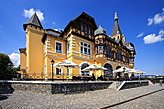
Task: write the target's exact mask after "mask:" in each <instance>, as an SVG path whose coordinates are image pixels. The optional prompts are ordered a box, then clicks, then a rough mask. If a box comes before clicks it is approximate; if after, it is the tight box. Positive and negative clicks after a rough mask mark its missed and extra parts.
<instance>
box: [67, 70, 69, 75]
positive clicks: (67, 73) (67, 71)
mask: <svg viewBox="0 0 164 109" xmlns="http://www.w3.org/2000/svg"><path fill="white" fill-rule="evenodd" d="M68 75H69V68H67V76H68Z"/></svg>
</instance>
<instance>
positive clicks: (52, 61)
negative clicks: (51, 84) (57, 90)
mask: <svg viewBox="0 0 164 109" xmlns="http://www.w3.org/2000/svg"><path fill="white" fill-rule="evenodd" d="M54 63H55V61H54V60H53V59H52V60H51V65H52V81H53V77H54V72H53V65H54Z"/></svg>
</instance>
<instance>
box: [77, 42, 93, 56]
mask: <svg viewBox="0 0 164 109" xmlns="http://www.w3.org/2000/svg"><path fill="white" fill-rule="evenodd" d="M84 45H86V46H84ZM84 49H85V50H86V52H85V50H84ZM89 51H90V52H89ZM80 53H81V54H85V55H92V45H91V44H89V43H87V42H84V41H80Z"/></svg>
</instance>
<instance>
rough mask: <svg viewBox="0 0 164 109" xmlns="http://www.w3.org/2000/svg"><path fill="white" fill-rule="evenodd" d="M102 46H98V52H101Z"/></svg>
mask: <svg viewBox="0 0 164 109" xmlns="http://www.w3.org/2000/svg"><path fill="white" fill-rule="evenodd" d="M103 51H104V49H103V46H98V54H103Z"/></svg>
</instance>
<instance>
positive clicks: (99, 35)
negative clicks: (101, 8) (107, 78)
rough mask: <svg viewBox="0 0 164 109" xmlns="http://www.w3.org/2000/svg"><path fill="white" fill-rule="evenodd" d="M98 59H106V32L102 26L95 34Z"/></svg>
mask: <svg viewBox="0 0 164 109" xmlns="http://www.w3.org/2000/svg"><path fill="white" fill-rule="evenodd" d="M94 36H95V46H96V57H105V45H106V31H105V29H104V28H102V27H101V26H99V27H98V29H96V30H95V32H94Z"/></svg>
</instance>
